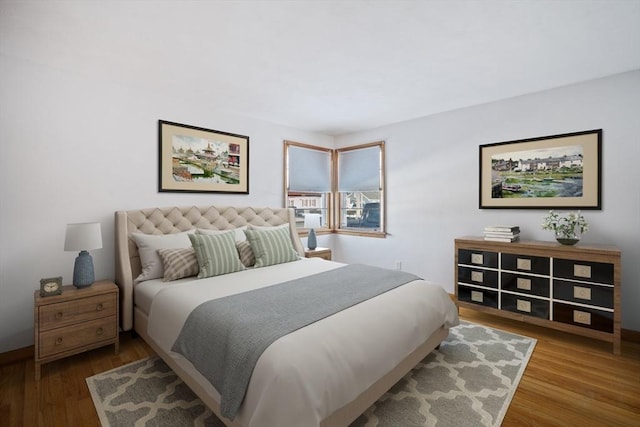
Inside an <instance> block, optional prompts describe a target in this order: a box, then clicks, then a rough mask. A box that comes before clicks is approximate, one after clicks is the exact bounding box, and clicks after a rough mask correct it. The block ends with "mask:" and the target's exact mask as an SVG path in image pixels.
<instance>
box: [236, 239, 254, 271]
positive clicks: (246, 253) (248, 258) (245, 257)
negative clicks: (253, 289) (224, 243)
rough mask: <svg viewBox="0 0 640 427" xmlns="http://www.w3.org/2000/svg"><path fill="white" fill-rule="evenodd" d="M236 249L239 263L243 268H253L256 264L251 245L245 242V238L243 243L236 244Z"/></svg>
mask: <svg viewBox="0 0 640 427" xmlns="http://www.w3.org/2000/svg"><path fill="white" fill-rule="evenodd" d="M236 249H237V250H238V255H239V256H240V262H242V264H243V265H244V266H245V267H253V266H254V264H255V263H256V257H255V256H254V255H253V250H252V249H251V244H250V243H249V242H248V241H247V240H246V237H245V241H244V242H236Z"/></svg>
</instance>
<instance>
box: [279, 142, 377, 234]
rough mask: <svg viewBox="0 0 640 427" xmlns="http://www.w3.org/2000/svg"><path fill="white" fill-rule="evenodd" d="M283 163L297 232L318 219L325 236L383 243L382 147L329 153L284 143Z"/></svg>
mask: <svg viewBox="0 0 640 427" xmlns="http://www.w3.org/2000/svg"><path fill="white" fill-rule="evenodd" d="M284 159H285V197H286V205H287V206H289V207H293V208H294V209H295V213H296V219H297V221H296V222H297V224H298V228H302V225H303V223H304V215H305V214H307V213H319V214H320V215H321V218H322V224H323V228H326V229H327V230H326V231H329V230H330V231H332V232H337V233H347V234H358V235H373V236H377V237H384V235H385V225H384V206H385V204H384V142H375V143H371V144H365V145H358V146H354V147H345V148H340V149H337V150H331V149H328V148H323V147H316V146H312V145H306V144H301V143H297V142H291V141H285V153H284Z"/></svg>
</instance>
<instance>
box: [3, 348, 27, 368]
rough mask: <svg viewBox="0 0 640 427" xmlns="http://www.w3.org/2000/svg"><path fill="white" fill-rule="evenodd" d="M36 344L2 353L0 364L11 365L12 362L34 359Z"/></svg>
mask: <svg viewBox="0 0 640 427" xmlns="http://www.w3.org/2000/svg"><path fill="white" fill-rule="evenodd" d="M33 352H34V346H32V345H30V346H29V347H23V348H18V349H16V350H11V351H7V352H5V353H0V366H3V365H9V364H11V363H16V362H23V361H25V360H27V359H33Z"/></svg>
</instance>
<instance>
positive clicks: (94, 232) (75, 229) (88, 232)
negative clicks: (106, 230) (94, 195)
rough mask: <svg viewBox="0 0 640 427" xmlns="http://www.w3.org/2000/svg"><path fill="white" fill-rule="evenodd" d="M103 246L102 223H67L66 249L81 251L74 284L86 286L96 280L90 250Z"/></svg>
mask: <svg viewBox="0 0 640 427" xmlns="http://www.w3.org/2000/svg"><path fill="white" fill-rule="evenodd" d="M100 248H102V231H101V229H100V223H98V222H87V223H80V224H67V232H66V234H65V238H64V250H65V251H80V253H79V254H78V256H77V257H76V262H75V265H74V267H73V286H75V287H76V288H86V287H88V286H91V285H92V284H93V282H95V275H94V272H93V258H91V255H89V252H88V251H89V250H91V249H100Z"/></svg>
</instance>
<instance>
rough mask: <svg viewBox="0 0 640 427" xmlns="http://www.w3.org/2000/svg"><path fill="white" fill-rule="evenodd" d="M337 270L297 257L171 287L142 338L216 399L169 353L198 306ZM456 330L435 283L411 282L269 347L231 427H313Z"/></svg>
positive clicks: (155, 305)
mask: <svg viewBox="0 0 640 427" xmlns="http://www.w3.org/2000/svg"><path fill="white" fill-rule="evenodd" d="M342 265H343V264H340V263H336V262H329V261H325V260H321V259H319V258H311V259H302V260H300V261H296V262H290V263H286V264H279V265H274V266H270V267H264V268H259V269H251V270H245V271H242V272H238V273H232V274H227V275H223V276H217V277H213V278H209V279H199V280H197V279H194V280H193V281H187V282H182V283H174V284H172V285H171V286H167V287H166V288H163V289H162V290H160V291H159V292H158V293H157V294H156V296H155V298H154V299H153V302H152V304H151V309H150V312H149V327H148V334H149V337H150V338H151V339H152V340H153V341H154V342H155V343H156V344H157V345H158V346H160V348H162V349H163V350H164V352H165V353H167V354H169V355H170V356H171V357H172V358H174V360H175V361H176V363H178V364H179V365H180V366H181V367H183V368H184V369H186V370H188V371H190V372H192V375H193V377H194V378H195V379H196V380H197V381H198V382H199V383H200V384H202V385H204V387H205V389H206V390H207V391H208V393H209V394H210V395H211V396H213V397H214V399H215V400H216V401H219V400H220V399H219V397H220V395H219V393H218V392H217V391H216V390H215V389H214V388H213V386H211V384H209V383H208V382H207V380H206V379H204V377H202V376H201V375H200V374H199V373H198V372H197V371H195V369H193V366H191V364H190V363H189V362H188V361H187V360H186V359H185V358H184V357H183V356H182V355H180V354H178V353H174V352H171V347H172V346H173V343H174V341H175V340H176V338H177V337H178V334H179V333H180V331H181V329H182V325H183V324H184V322H185V320H186V319H187V317H188V316H189V313H190V312H191V311H192V310H193V309H194V308H195V307H197V306H198V305H200V304H201V303H202V302H203V301H206V300H209V299H215V298H220V297H223V296H227V295H232V294H235V293H239V292H245V291H248V290H251V289H257V288H261V287H264V286H269V285H272V284H276V283H281V282H285V281H288V280H292V279H295V278H298V277H303V276H305V275H309V274H315V273H319V272H322V271H327V270H331V269H334V268H337V267H340V266H342ZM457 324H458V314H457V310H456V307H455V305H454V304H453V303H452V302H451V299H450V298H449V296H448V295H447V293H446V292H445V291H444V290H443V289H442V288H441V287H440V286H437V285H435V284H431V283H428V282H425V281H423V280H416V281H414V282H411V283H408V284H406V285H403V286H400V287H398V288H396V289H394V290H391V291H389V292H386V293H384V294H382V295H379V296H377V297H375V298H372V299H370V300H367V301H364V302H362V303H360V304H358V305H355V306H353V307H351V308H349V309H347V310H344V311H341V312H339V313H336V314H334V315H332V316H330V317H327V318H325V319H323V320H321V321H318V322H316V323H313V324H311V325H309V326H306V327H304V328H302V329H299V330H297V331H295V332H293V333H291V334H289V335H287V336H285V337H282V338H280V339H279V340H277V341H275V342H274V343H273V344H272V345H271V346H270V347H268V348H267V350H266V351H265V352H264V353H263V354H262V356H261V357H260V359H259V360H258V363H257V364H256V366H255V369H254V372H253V374H252V377H251V381H250V382H249V388H248V389H247V394H246V396H245V400H244V402H243V404H242V407H241V408H240V411H239V413H238V416H237V417H236V419H235V422H237V423H239V424H241V425H243V426H247V427H258V426H259V427H281V426H317V425H319V424H320V422H321V421H322V420H323V419H324V418H326V417H327V416H328V415H330V414H331V413H333V412H334V411H336V410H337V409H339V408H341V407H342V406H344V405H345V404H346V403H348V402H350V401H351V400H353V399H355V398H356V397H357V396H358V395H359V394H360V393H361V392H362V391H363V390H365V389H367V388H368V387H370V386H371V385H372V384H373V383H374V382H376V381H377V380H378V379H379V378H380V377H381V376H382V375H383V374H385V373H387V372H389V371H390V370H391V369H393V368H394V367H395V366H396V365H397V364H398V363H400V361H402V360H403V359H404V358H405V357H406V356H407V355H408V354H409V353H411V352H412V351H414V350H415V349H416V348H417V347H418V346H419V345H420V344H422V343H423V342H424V341H425V340H426V339H427V338H428V337H429V336H430V335H431V334H432V333H433V332H435V331H436V330H437V329H438V328H440V327H441V326H442V325H445V326H446V327H452V326H455V325H457Z"/></svg>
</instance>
